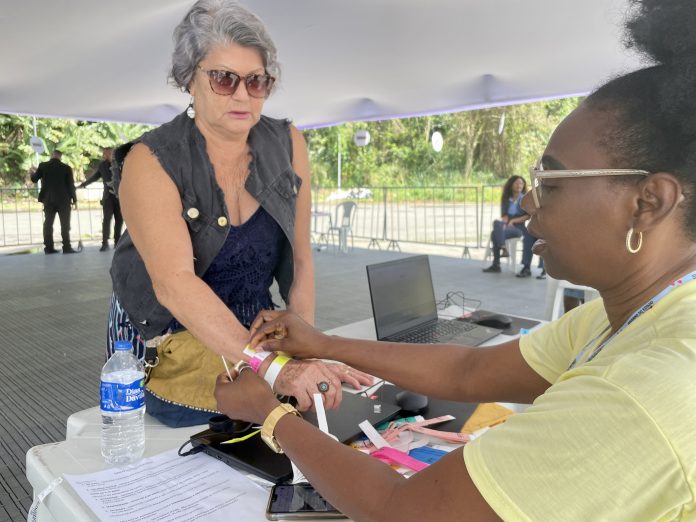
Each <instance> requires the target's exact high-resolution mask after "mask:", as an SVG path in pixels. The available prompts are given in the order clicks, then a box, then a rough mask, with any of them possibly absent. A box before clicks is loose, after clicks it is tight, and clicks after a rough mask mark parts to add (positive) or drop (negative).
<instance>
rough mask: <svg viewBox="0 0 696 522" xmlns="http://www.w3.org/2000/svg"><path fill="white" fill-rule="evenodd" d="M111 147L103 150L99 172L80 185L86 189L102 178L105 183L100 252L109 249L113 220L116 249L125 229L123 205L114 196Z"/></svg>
mask: <svg viewBox="0 0 696 522" xmlns="http://www.w3.org/2000/svg"><path fill="white" fill-rule="evenodd" d="M112 152H113V151H112V149H111V147H105V148H104V149H102V157H103V158H104V161H102V162H101V163H100V164H99V166H98V167H97V170H96V171H95V172H94V174H92V175H91V176H90V177H89V178H87V179H86V180H85V181H83V182H82V183H80V188H85V187H86V186H87V185H89V184H90V183H94V182H95V181H97V180H98V179H99V178H101V180H102V182H103V183H104V193H103V195H102V199H101V204H102V207H103V212H104V220H103V221H102V246H101V248H100V249H99V251H100V252H104V251H106V250H108V249H109V236H110V235H111V218H112V217H113V218H114V248H116V243H118V240H119V239H120V237H121V230H122V229H123V216H122V215H121V205H120V204H119V202H118V197H116V194H114V192H113V190H114V187H113V181H112V179H111V154H112Z"/></svg>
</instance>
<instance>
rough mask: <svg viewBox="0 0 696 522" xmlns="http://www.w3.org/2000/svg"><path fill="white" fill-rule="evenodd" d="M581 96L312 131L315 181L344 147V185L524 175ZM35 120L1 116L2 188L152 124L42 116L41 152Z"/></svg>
mask: <svg viewBox="0 0 696 522" xmlns="http://www.w3.org/2000/svg"><path fill="white" fill-rule="evenodd" d="M578 102H579V99H578V98H568V99H560V100H552V101H546V102H538V103H529V104H522V105H514V106H507V107H496V108H491V109H482V110H477V111H467V112H459V113H453V114H442V115H437V116H423V117H418V118H408V119H401V120H385V121H374V122H358V123H346V124H343V125H338V126H336V127H329V128H322V129H311V130H306V131H305V133H304V134H305V138H306V140H307V145H308V148H309V154H310V162H311V165H312V176H313V183H314V185H315V186H335V185H336V183H337V173H338V152H339V146H340V149H341V174H342V176H341V177H342V185H343V186H344V187H366V186H419V185H466V184H480V183H499V181H500V180H502V179H505V178H507V177H508V176H509V175H511V174H523V175H525V174H526V172H527V168H528V167H529V166H530V165H531V164H533V162H534V161H535V160H536V158H537V157H538V156H539V154H540V153H541V152H542V151H543V148H544V144H545V143H546V141H547V140H548V137H549V136H550V134H551V132H552V131H553V129H554V127H555V126H556V125H557V124H558V123H559V122H560V120H561V119H563V117H565V116H566V115H567V114H568V113H569V112H570V111H572V110H573V109H574V108H575V107H576V106H577V104H578ZM33 124H34V119H33V118H32V117H29V116H10V115H0V187H2V186H5V187H11V186H22V185H26V184H27V183H28V172H29V169H30V167H31V166H32V165H36V164H38V162H39V161H45V160H46V159H48V154H49V153H50V152H51V151H53V150H54V149H56V148H58V149H60V150H61V151H62V152H63V161H65V162H66V163H68V164H69V165H71V166H72V167H73V169H74V170H75V174H76V179H81V178H82V177H83V176H84V174H85V173H89V172H90V171H91V169H92V168H93V166H94V164H95V163H96V161H97V160H99V159H100V157H101V148H102V147H104V146H110V145H116V144H119V143H124V142H126V141H128V140H130V139H133V138H134V137H137V136H139V135H140V134H142V133H143V132H144V131H145V130H147V129H148V127H146V126H144V125H129V124H123V123H105V122H85V121H73V120H58V119H44V118H36V134H37V135H38V136H39V137H41V138H43V140H44V142H45V144H46V146H47V148H48V151H47V152H46V154H44V155H42V156H37V155H36V154H34V152H33V151H32V149H31V147H30V145H29V138H30V137H31V136H32V135H33V133H34V130H33ZM359 129H366V130H368V131H369V133H370V135H371V141H370V143H369V144H368V145H367V146H364V147H358V146H356V145H355V144H354V143H353V139H352V138H353V135H354V134H355V132H356V131H357V130H359ZM436 130H438V131H440V132H441V134H442V135H443V137H444V147H443V148H442V150H441V151H440V152H435V151H434V150H433V148H432V146H431V144H430V138H431V135H432V133H433V132H434V131H436ZM339 142H340V145H339Z"/></svg>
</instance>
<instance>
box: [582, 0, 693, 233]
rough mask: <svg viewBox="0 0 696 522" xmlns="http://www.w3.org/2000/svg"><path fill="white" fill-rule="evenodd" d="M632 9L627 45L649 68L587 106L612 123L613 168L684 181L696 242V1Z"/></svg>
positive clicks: (634, 3)
mask: <svg viewBox="0 0 696 522" xmlns="http://www.w3.org/2000/svg"><path fill="white" fill-rule="evenodd" d="M630 4H631V7H632V8H633V10H632V16H631V17H630V19H629V20H628V21H627V23H626V36H625V44H626V46H627V47H628V48H632V49H635V50H636V51H637V52H639V53H640V54H642V55H643V56H644V57H645V58H646V59H647V60H648V61H649V63H650V66H648V67H646V68H644V69H640V70H638V71H634V72H632V73H629V74H626V75H624V76H620V77H618V78H615V79H613V80H611V81H610V82H609V83H607V84H605V85H603V86H602V87H600V88H599V89H597V90H596V91H595V92H594V93H592V94H591V95H590V96H589V97H588V98H587V100H586V101H585V104H586V106H587V108H589V109H590V110H593V111H599V112H603V113H605V114H607V115H608V116H609V121H613V123H612V124H611V125H610V126H609V128H607V129H606V130H605V131H604V132H603V133H602V135H601V136H599V139H600V145H601V146H602V147H603V148H604V149H605V150H607V151H609V154H610V157H611V159H612V161H613V162H615V164H614V165H612V167H613V168H631V169H644V170H647V171H650V172H669V173H671V174H673V175H675V176H676V177H677V178H678V179H679V180H680V181H681V183H682V185H683V187H684V195H685V197H686V201H685V204H686V206H687V212H686V214H687V215H686V216H685V219H686V222H685V223H684V225H685V228H686V229H687V230H688V233H689V236H690V237H691V239H692V240H696V204H695V202H694V198H693V195H694V193H695V192H696V191H695V190H694V189H695V188H696V31H694V27H696V2H695V1H694V0H630ZM617 181H618V182H621V180H617Z"/></svg>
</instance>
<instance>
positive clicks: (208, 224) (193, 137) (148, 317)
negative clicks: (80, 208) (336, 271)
mask: <svg viewBox="0 0 696 522" xmlns="http://www.w3.org/2000/svg"><path fill="white" fill-rule="evenodd" d="M289 125H290V122H289V121H288V120H277V119H273V118H268V117H266V116H261V119H260V120H259V122H258V123H257V124H256V125H254V127H252V129H251V131H250V133H249V138H248V143H249V147H250V149H251V157H252V159H251V162H250V164H249V176H248V177H247V180H246V183H245V188H246V190H247V191H248V192H249V193H250V194H251V195H252V196H253V197H254V198H255V199H256V200H257V201H258V202H259V204H260V205H261V206H262V207H263V208H264V209H265V210H266V212H268V213H269V214H270V215H271V216H272V217H273V219H274V220H275V221H276V222H277V223H278V225H280V227H281V229H282V230H283V233H284V235H285V242H284V245H283V247H282V254H281V260H280V262H279V263H278V267H277V268H276V271H275V273H274V278H275V279H276V281H277V282H278V286H279V288H280V294H281V297H282V298H283V300H284V301H285V303H286V304H289V302H288V293H289V291H290V286H291V285H292V281H293V257H292V253H293V242H294V228H295V209H296V203H297V192H298V191H299V188H300V184H301V183H302V180H301V178H300V177H299V176H298V175H297V174H296V173H295V171H294V170H293V168H292V139H291V137H290V129H289ZM138 142H142V143H143V144H145V145H147V147H148V148H149V149H150V150H151V151H152V152H153V153H154V154H155V156H156V157H157V159H158V160H159V162H160V165H161V166H162V168H163V169H164V171H165V172H166V173H167V174H168V175H169V177H170V178H171V179H172V181H173V182H174V184H175V185H176V187H177V189H178V191H179V194H180V196H181V203H182V206H183V212H182V214H181V216H182V218H183V219H184V220H185V221H186V224H187V225H188V229H189V233H190V235H191V244H192V245H193V255H194V269H195V273H196V275H197V276H199V277H201V276H202V275H203V274H204V273H205V272H206V270H207V269H208V267H209V266H210V264H211V262H212V261H213V259H215V256H216V255H217V254H218V252H219V251H220V249H221V248H222V245H223V244H224V243H225V239H226V238H227V233H228V231H229V227H230V224H229V223H230V219H229V214H228V212H227V207H226V205H225V199H224V194H223V192H222V189H221V188H220V186H219V185H218V184H217V182H216V180H215V174H214V171H213V166H212V164H211V162H210V159H209V158H208V154H207V152H206V144H205V138H204V137H203V135H202V134H201V133H200V131H199V130H198V128H197V127H196V126H195V124H194V121H193V120H192V119H190V118H189V117H188V116H186V114H185V113H182V114H180V115H179V116H177V117H176V118H174V119H173V120H172V121H170V122H169V123H165V124H164V125H162V126H160V127H158V128H157V129H154V130H152V131H149V132H147V133H145V134H143V135H142V136H141V137H140V138H139V139H137V140H135V141H134V142H131V143H127V144H125V145H123V146H121V147H119V148H117V149H116V150H115V151H114V161H113V164H112V171H113V174H114V176H113V179H114V188H115V190H116V193H117V194H118V186H119V183H120V181H121V169H122V168H123V161H124V159H125V157H126V155H127V154H128V151H129V150H130V148H131V147H132V146H133V145H134V144H136V143H138ZM151 197H153V198H156V197H157V194H151ZM111 280H112V283H113V289H114V293H115V294H116V296H117V298H118V300H119V301H120V303H121V305H122V306H123V308H124V309H125V311H126V312H127V313H128V316H129V318H130V320H131V322H132V323H133V325H134V326H136V327H137V328H138V330H139V331H140V333H141V335H142V336H143V337H144V338H145V339H152V338H153V337H156V336H158V335H161V334H162V333H163V330H164V329H165V328H166V327H167V325H168V324H169V323H170V321H171V320H172V318H173V316H172V314H171V313H170V312H169V310H167V309H166V308H165V307H163V306H162V305H161V304H160V303H159V302H158V301H157V297H156V296H155V292H154V290H153V287H152V280H151V279H150V276H149V275H148V273H147V270H146V269H145V263H144V262H143V260H142V258H141V257H140V254H138V251H137V250H136V248H135V245H134V244H133V241H132V239H131V237H130V234H129V233H128V230H126V232H125V233H124V234H123V235H122V236H121V239H120V240H119V242H118V245H117V247H116V250H115V252H114V258H113V262H112V264H111Z"/></svg>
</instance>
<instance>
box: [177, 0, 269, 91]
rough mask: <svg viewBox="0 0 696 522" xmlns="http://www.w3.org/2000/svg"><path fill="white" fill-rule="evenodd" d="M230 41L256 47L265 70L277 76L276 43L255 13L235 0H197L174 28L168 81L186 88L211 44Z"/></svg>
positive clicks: (221, 43)
mask: <svg viewBox="0 0 696 522" xmlns="http://www.w3.org/2000/svg"><path fill="white" fill-rule="evenodd" d="M230 43H236V44H238V45H241V46H242V47H253V48H254V49H257V50H258V51H259V53H260V54H261V59H262V61H263V66H264V67H265V69H266V71H267V72H268V74H270V75H271V76H273V77H274V78H276V80H278V79H279V76H280V66H279V65H278V62H277V53H276V47H275V44H274V43H273V40H271V37H270V36H269V34H268V31H267V30H266V27H265V26H264V25H263V22H262V21H261V19H260V18H259V17H258V16H256V15H255V14H254V13H252V12H251V11H249V10H248V9H246V8H244V7H242V6H241V5H239V4H238V3H237V2H236V1H234V0H198V2H196V3H195V4H194V5H193V7H192V8H191V10H190V11H189V12H188V13H186V16H184V19H183V20H182V21H181V23H179V25H178V26H177V27H176V29H174V52H173V53H172V68H171V71H170V72H169V81H170V83H172V84H173V85H174V86H176V87H179V88H180V89H182V90H184V91H188V86H189V85H190V84H191V80H192V79H193V75H194V73H195V72H196V67H197V66H198V64H199V63H200V62H201V60H203V58H205V56H206V54H208V51H209V50H210V48H211V47H212V46H214V45H226V44H230Z"/></svg>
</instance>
